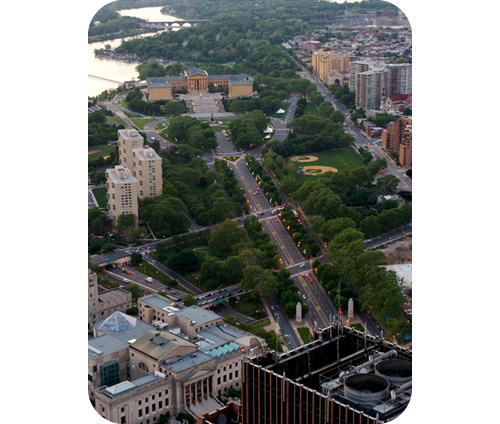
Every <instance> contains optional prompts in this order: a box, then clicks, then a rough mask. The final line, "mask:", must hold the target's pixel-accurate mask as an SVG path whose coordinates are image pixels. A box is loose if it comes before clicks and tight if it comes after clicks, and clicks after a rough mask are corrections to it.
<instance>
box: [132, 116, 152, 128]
mask: <svg viewBox="0 0 500 424" xmlns="http://www.w3.org/2000/svg"><path fill="white" fill-rule="evenodd" d="M129 119H130V120H131V121H132V122H133V123H134V125H135V126H137V127H139V128H141V129H144V126H145V125H146V124H150V123H151V122H154V119H148V118H132V117H129Z"/></svg>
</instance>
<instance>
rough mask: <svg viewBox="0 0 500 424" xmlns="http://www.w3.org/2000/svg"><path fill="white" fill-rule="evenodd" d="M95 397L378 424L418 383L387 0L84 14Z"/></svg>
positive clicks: (131, 406) (396, 42) (402, 105)
mask: <svg viewBox="0 0 500 424" xmlns="http://www.w3.org/2000/svg"><path fill="white" fill-rule="evenodd" d="M88 52H89V54H88V61H89V63H88V335H87V336H88V397H89V400H90V403H91V404H92V407H93V408H94V409H95V413H96V414H97V415H98V416H101V417H103V418H104V419H106V420H108V421H110V422H113V423H120V424H153V423H197V424H203V423H220V424H225V423H227V422H231V423H235V424H237V423H241V424H247V423H248V424H250V423H269V424H271V423H276V424H278V423H283V424H285V423H286V424H291V423H324V424H327V423H331V424H351V423H352V424H354V423H360V424H376V423H385V422H390V421H393V420H395V419H397V418H398V417H399V416H400V415H402V414H403V415H404V411H405V409H406V407H407V406H408V404H409V403H410V398H411V396H412V310H413V297H412V94H413V93H412V30H411V27H410V22H409V21H408V19H407V17H406V16H405V15H404V13H403V11H401V10H399V9H398V8H397V7H396V6H394V5H392V4H391V3H388V2H385V1H382V0H366V1H360V2H354V1H347V2H340V3H337V2H331V1H311V0H263V1H260V0H259V1H255V0H253V1H249V0H231V1H230V0H205V1H203V2H193V1H192V0H119V1H115V2H112V3H109V4H108V5H106V6H105V7H103V8H101V9H100V10H99V11H97V13H95V16H94V17H93V19H92V21H91V23H90V26H89V31H88Z"/></svg>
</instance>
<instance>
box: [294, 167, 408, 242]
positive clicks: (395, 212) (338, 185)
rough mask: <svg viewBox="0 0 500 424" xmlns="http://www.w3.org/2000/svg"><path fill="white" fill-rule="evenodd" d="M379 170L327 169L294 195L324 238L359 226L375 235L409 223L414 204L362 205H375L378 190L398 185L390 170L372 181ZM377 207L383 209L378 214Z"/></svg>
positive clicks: (392, 188)
mask: <svg viewBox="0 0 500 424" xmlns="http://www.w3.org/2000/svg"><path fill="white" fill-rule="evenodd" d="M378 170H379V168H378V166H376V165H375V166H373V168H368V167H359V168H355V169H353V170H351V171H350V172H346V171H340V172H337V173H326V174H324V175H322V176H320V177H319V178H318V179H317V180H315V181H309V182H306V183H304V184H303V185H302V186H301V187H300V188H299V189H297V190H295V191H294V192H293V194H292V196H293V199H294V200H296V201H299V202H301V203H302V207H303V211H304V212H305V213H306V214H307V215H310V216H311V218H310V219H309V222H310V225H311V228H312V230H313V231H314V232H315V233H317V234H321V235H322V238H323V240H324V241H325V242H328V241H330V240H332V239H333V238H334V237H335V236H336V235H337V234H338V233H339V232H341V231H342V230H344V229H346V228H357V229H359V230H361V231H362V232H363V234H364V235H365V238H372V237H375V236H377V235H380V234H382V233H385V232H387V231H390V230H393V229H395V228H399V227H401V226H403V225H405V224H408V223H410V222H411V218H412V214H411V206H410V205H409V204H406V203H404V204H403V205H401V206H400V207H397V206H398V204H394V202H392V203H390V204H385V205H384V204H381V206H380V207H379V208H375V209H368V210H366V209H362V208H368V207H370V206H371V207H373V206H375V204H376V202H377V199H378V197H377V196H378V195H379V194H386V193H385V191H387V190H395V188H396V186H397V182H398V180H397V178H395V177H394V176H393V175H390V174H388V175H386V176H384V177H381V178H379V180H378V182H377V184H373V179H374V175H375V174H376V173H377V172H378ZM384 187H385V188H384ZM359 207H361V209H360V208H359ZM378 211H381V212H380V213H378V214H377V212H378Z"/></svg>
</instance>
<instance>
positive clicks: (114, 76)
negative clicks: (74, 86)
mask: <svg viewBox="0 0 500 424" xmlns="http://www.w3.org/2000/svg"><path fill="white" fill-rule="evenodd" d="M160 10H161V7H145V8H142V9H130V10H119V11H118V13H119V14H120V15H122V16H134V17H137V18H141V19H145V20H150V21H152V22H170V21H176V20H179V18H176V17H175V16H170V15H163V14H161V13H160ZM175 30H178V29H177V28H175V29H173V31H175ZM155 34H157V33H150V34H143V35H138V36H137V37H148V36H151V35H155ZM131 38H134V37H128V38H124V39H123V38H118V39H116V40H108V41H102V42H96V43H89V44H88V52H87V55H88V59H87V60H88V89H87V91H88V96H91V97H92V96H97V95H98V94H100V93H102V92H103V91H104V90H107V89H113V88H116V87H118V86H119V85H120V84H119V83H118V82H117V83H114V82H111V81H119V82H120V83H123V82H124V81H130V80H131V79H133V78H137V76H138V75H139V74H138V72H137V70H136V69H135V68H136V66H137V65H138V64H139V63H127V62H121V61H118V60H109V59H98V58H96V57H95V55H94V50H95V49H102V48H104V46H105V45H106V44H109V45H110V46H111V47H113V48H114V47H117V46H119V45H120V44H121V43H122V40H129V39H131ZM103 78H105V79H103ZM109 80H111V81H109Z"/></svg>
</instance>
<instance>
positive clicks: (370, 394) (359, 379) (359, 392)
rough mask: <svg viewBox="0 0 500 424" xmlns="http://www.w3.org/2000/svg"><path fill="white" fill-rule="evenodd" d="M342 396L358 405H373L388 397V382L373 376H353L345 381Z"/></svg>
mask: <svg viewBox="0 0 500 424" xmlns="http://www.w3.org/2000/svg"><path fill="white" fill-rule="evenodd" d="M344 394H345V396H346V397H347V399H349V400H352V401H354V402H356V403H358V404H360V405H373V404H375V403H377V402H380V401H382V400H384V399H386V398H387V397H389V382H388V381H387V380H386V379H385V378H383V377H380V376H378V375H374V374H354V375H351V376H349V377H347V378H346V379H345V382H344Z"/></svg>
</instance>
